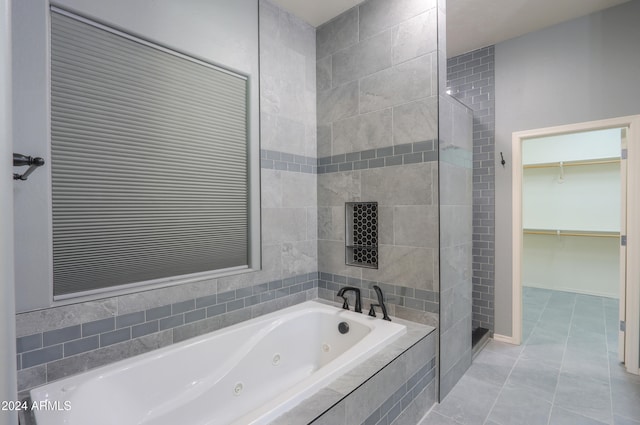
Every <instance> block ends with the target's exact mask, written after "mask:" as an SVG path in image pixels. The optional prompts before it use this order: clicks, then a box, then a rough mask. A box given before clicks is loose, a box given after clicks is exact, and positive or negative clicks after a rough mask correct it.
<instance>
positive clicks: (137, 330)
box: [16, 272, 318, 370]
mask: <svg viewBox="0 0 640 425" xmlns="http://www.w3.org/2000/svg"><path fill="white" fill-rule="evenodd" d="M317 279H318V273H315V272H314V273H307V274H301V275H298V276H294V277H290V278H287V279H279V280H274V281H271V282H267V283H261V284H258V285H255V286H251V287H248V288H242V289H236V290H233V291H228V292H221V293H218V294H213V295H208V296H204V297H199V298H196V299H192V300H187V301H181V302H178V303H174V304H167V305H164V306H160V307H154V308H151V309H148V310H145V311H139V312H135V313H128V314H123V315H119V316H115V317H111V318H108V319H101V320H96V321H93V322H87V323H82V324H81V325H75V326H69V327H66V328H61V329H56V330H53V331H48V332H44V333H38V334H33V335H27V336H23V337H20V338H17V339H16V346H17V353H18V370H21V369H27V368H30V367H34V366H38V365H42V364H45V363H49V362H52V361H55V360H60V359H63V358H65V357H70V356H74V355H77V354H80V353H85V352H88V351H93V350H96V349H98V348H103V347H107V346H109V345H113V344H117V343H120V342H124V341H128V340H131V339H135V338H139V337H142V336H144V335H149V334H153V333H157V332H161V331H163V330H167V329H173V328H176V327H178V326H182V325H185V324H187V323H192V322H196V321H199V320H204V319H206V318H209V317H213V316H217V315H220V314H225V313H229V312H232V311H234V310H238V309H241V308H246V307H251V306H254V305H258V304H261V303H264V302H267V301H271V300H275V299H277V298H282V297H286V296H289V295H293V294H296V293H298V292H302V291H306V290H309V289H313V288H316V287H317V286H318V281H317Z"/></svg>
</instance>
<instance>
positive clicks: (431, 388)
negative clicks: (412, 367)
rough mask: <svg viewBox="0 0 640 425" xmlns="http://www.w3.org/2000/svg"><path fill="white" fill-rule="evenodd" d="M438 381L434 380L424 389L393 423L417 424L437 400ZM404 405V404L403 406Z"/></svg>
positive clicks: (399, 424)
mask: <svg viewBox="0 0 640 425" xmlns="http://www.w3.org/2000/svg"><path fill="white" fill-rule="evenodd" d="M435 387H436V382H435V380H434V381H432V382H431V383H430V384H429V385H427V387H426V388H425V389H424V390H422V391H421V392H420V393H419V394H418V395H417V396H416V397H415V398H414V399H413V400H412V401H411V403H409V405H408V406H407V407H406V408H405V409H404V410H403V411H402V413H400V415H399V416H398V417H397V418H396V419H395V420H394V421H393V422H391V425H415V424H417V423H418V422H419V421H420V420H421V419H422V418H423V417H424V415H425V414H426V413H427V412H428V411H429V409H431V407H432V406H433V405H434V404H435V402H436V388H435ZM403 407H404V406H403Z"/></svg>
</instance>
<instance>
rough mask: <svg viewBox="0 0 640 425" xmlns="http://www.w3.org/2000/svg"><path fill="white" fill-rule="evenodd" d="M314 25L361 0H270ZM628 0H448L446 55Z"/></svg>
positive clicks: (489, 43) (515, 35)
mask: <svg viewBox="0 0 640 425" xmlns="http://www.w3.org/2000/svg"><path fill="white" fill-rule="evenodd" d="M273 1H274V2H275V3H277V4H279V5H280V6H281V7H282V8H284V9H286V10H288V11H289V12H291V13H293V14H294V15H296V16H298V17H300V18H302V19H303V20H305V21H307V22H309V23H310V24H311V25H313V26H318V25H321V24H323V23H324V22H327V21H328V20H330V19H331V18H333V17H335V16H338V15H339V14H340V13H342V12H344V11H345V10H348V9H350V8H352V7H353V6H355V5H357V4H359V3H361V2H362V1H363V0H321V1H318V0H273ZM626 1H629V0H490V1H487V0H448V1H447V56H449V57H452V56H457V55H459V54H462V53H466V52H470V51H472V50H475V49H478V48H480V47H485V46H489V45H492V44H496V43H499V42H501V41H505V40H508V39H510V38H514V37H518V36H520V35H523V34H527V33H529V32H533V31H536V30H539V29H542V28H546V27H549V26H551V25H555V24H558V23H560V22H564V21H568V20H570V19H573V18H577V17H580V16H584V15H588V14H590V13H593V12H596V11H599V10H602V9H606V8H609V7H612V6H616V5H618V4H621V3H625V2H626Z"/></svg>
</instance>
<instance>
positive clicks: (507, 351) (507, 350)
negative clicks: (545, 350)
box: [483, 339, 524, 358]
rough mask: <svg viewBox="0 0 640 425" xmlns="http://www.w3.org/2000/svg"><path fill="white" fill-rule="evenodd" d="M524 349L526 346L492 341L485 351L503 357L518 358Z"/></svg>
mask: <svg viewBox="0 0 640 425" xmlns="http://www.w3.org/2000/svg"><path fill="white" fill-rule="evenodd" d="M523 348H524V345H513V344H507V343H506V342H499V341H496V340H494V339H490V340H489V342H488V343H487V345H485V347H484V349H483V350H487V351H491V352H493V353H497V354H500V355H502V356H509V357H513V358H518V356H519V355H520V353H522V349H523Z"/></svg>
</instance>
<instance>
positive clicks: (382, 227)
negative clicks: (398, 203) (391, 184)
mask: <svg viewBox="0 0 640 425" xmlns="http://www.w3.org/2000/svg"><path fill="white" fill-rule="evenodd" d="M393 211H394V208H393V207H381V206H378V244H379V245H395V236H394V216H393Z"/></svg>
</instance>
